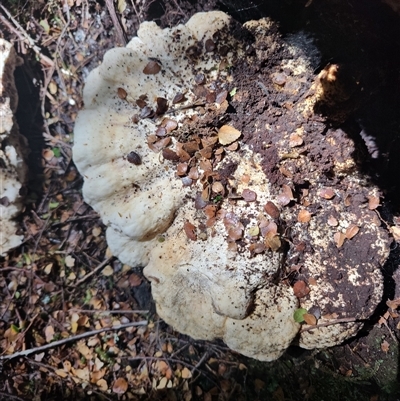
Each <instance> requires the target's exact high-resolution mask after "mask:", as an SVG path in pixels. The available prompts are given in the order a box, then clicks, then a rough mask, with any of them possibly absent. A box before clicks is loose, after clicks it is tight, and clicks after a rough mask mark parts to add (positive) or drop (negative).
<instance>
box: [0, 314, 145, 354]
mask: <svg viewBox="0 0 400 401" xmlns="http://www.w3.org/2000/svg"><path fill="white" fill-rule="evenodd" d="M147 324H148V322H147V320H141V321H140V322H131V323H126V324H120V325H118V326H114V327H104V328H102V329H98V330H92V331H88V332H86V333H82V334H78V335H76V336H72V337H68V338H64V339H62V340H58V341H54V342H52V343H50V344H46V345H42V346H40V347H36V348H31V349H27V350H25V351H20V352H15V353H14V354H11V355H3V356H0V361H5V360H8V359H14V358H18V357H20V356H27V355H30V354H34V353H36V352H41V351H46V350H48V349H51V348H56V347H58V346H60V345H64V344H66V343H69V342H72V341H77V340H80V339H82V338H87V337H93V336H95V335H97V334H100V333H104V332H107V331H114V330H123V329H127V328H129V327H136V326H146V325H147Z"/></svg>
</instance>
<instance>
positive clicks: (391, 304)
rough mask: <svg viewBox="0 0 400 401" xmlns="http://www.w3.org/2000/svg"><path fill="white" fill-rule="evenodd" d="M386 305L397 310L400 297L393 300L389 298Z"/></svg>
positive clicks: (399, 304)
mask: <svg viewBox="0 0 400 401" xmlns="http://www.w3.org/2000/svg"><path fill="white" fill-rule="evenodd" d="M386 305H387V306H388V307H389V308H391V309H393V310H395V309H397V308H398V307H399V306H400V298H397V299H393V300H391V299H389V300H387V301H386Z"/></svg>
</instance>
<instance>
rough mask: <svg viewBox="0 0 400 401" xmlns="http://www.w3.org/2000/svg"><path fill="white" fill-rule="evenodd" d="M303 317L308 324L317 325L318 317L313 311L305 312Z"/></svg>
mask: <svg viewBox="0 0 400 401" xmlns="http://www.w3.org/2000/svg"><path fill="white" fill-rule="evenodd" d="M303 319H304V321H305V322H306V323H307V324H309V325H311V326H315V325H316V324H317V318H316V317H315V316H314V315H312V314H311V313H305V314H304V315H303Z"/></svg>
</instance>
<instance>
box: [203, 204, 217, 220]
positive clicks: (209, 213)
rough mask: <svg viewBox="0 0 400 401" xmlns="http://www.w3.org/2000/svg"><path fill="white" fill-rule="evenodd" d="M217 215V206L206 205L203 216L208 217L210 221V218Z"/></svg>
mask: <svg viewBox="0 0 400 401" xmlns="http://www.w3.org/2000/svg"><path fill="white" fill-rule="evenodd" d="M216 213H217V206H215V205H207V206H206V207H205V208H204V214H205V215H206V217H208V218H209V219H211V218H212V217H215V214H216Z"/></svg>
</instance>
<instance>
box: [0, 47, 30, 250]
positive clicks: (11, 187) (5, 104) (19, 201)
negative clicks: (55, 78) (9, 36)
mask: <svg viewBox="0 0 400 401" xmlns="http://www.w3.org/2000/svg"><path fill="white" fill-rule="evenodd" d="M21 62H22V60H21V59H20V58H19V57H18V56H17V54H16V52H15V50H14V48H13V46H12V44H11V43H9V42H7V41H5V40H4V39H0V143H1V148H0V227H1V229H0V255H4V254H5V253H6V252H7V251H8V250H10V249H11V248H14V247H16V246H18V245H20V244H21V242H22V239H23V236H22V235H18V234H17V231H18V226H17V223H16V222H15V220H14V219H15V218H16V217H17V215H18V214H19V213H20V212H21V210H22V209H23V197H22V195H21V192H22V191H21V189H22V186H23V184H24V182H25V181H26V177H27V167H26V164H25V160H24V155H25V154H26V148H27V145H26V141H25V139H24V137H22V135H21V134H20V133H19V132H18V125H17V123H16V121H15V117H14V113H15V112H16V109H17V105H18V93H17V89H16V87H15V82H14V70H15V67H16V66H18V65H19V64H20V63H21Z"/></svg>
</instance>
